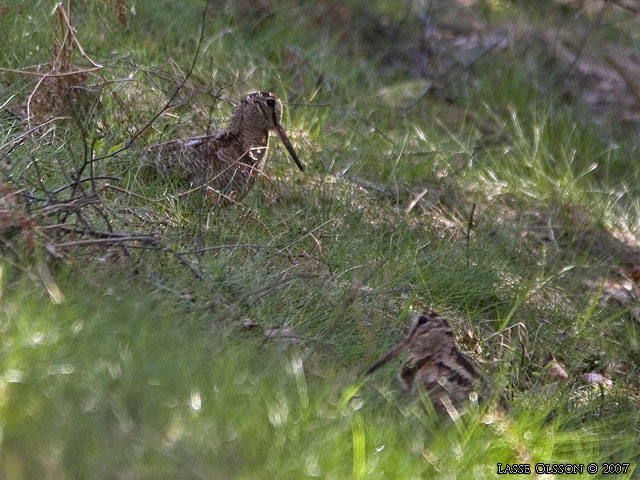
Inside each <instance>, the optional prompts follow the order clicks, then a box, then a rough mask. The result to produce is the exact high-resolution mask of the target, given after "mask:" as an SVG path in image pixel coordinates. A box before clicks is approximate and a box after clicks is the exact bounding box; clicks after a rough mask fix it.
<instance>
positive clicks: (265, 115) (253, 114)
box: [231, 92, 304, 171]
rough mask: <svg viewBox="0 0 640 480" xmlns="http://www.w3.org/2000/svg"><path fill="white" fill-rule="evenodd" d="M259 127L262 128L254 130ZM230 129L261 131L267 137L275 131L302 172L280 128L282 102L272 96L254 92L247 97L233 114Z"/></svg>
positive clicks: (296, 156)
mask: <svg viewBox="0 0 640 480" xmlns="http://www.w3.org/2000/svg"><path fill="white" fill-rule="evenodd" d="M259 126H260V127H262V128H258V129H256V127H259ZM234 127H235V128H234ZM231 129H232V130H238V131H247V132H251V131H259V130H263V131H264V133H266V134H267V135H268V132H269V131H270V130H273V131H275V132H276V134H277V135H278V137H279V138H280V141H282V143H283V144H284V146H285V148H286V149H287V151H288V152H289V155H291V158H292V159H293V161H294V162H296V165H297V166H298V168H299V169H300V171H304V168H303V166H302V163H301V162H300V159H298V155H297V154H296V152H295V150H294V149H293V145H291V142H290V141H289V137H287V134H286V133H285V131H284V128H282V102H281V101H280V99H279V98H278V97H276V96H275V95H274V94H272V93H269V92H254V93H250V94H249V95H247V96H246V97H245V98H244V99H243V100H242V101H241V102H240V105H238V107H237V108H236V110H235V112H234V116H233V118H232V120H231ZM256 143H258V142H256Z"/></svg>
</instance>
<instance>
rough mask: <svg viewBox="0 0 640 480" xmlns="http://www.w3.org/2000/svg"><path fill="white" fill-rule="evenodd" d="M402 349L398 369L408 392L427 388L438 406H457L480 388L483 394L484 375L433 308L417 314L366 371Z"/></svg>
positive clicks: (440, 407) (384, 361)
mask: <svg viewBox="0 0 640 480" xmlns="http://www.w3.org/2000/svg"><path fill="white" fill-rule="evenodd" d="M405 350H408V351H409V355H408V357H407V359H406V360H405V362H404V363H403V365H402V368H401V370H400V375H399V377H400V380H401V381H402V382H403V383H404V385H405V387H406V388H407V390H409V391H410V392H413V393H415V392H416V391H417V390H418V389H419V388H424V389H425V390H426V391H427V392H429V394H430V395H432V401H434V407H436V409H437V410H442V407H445V408H446V409H447V410H450V406H451V405H453V406H456V407H457V406H459V405H460V404H462V403H463V402H465V401H467V400H469V395H470V394H471V393H472V392H474V391H478V390H480V392H478V393H480V394H483V395H484V392H483V391H482V390H483V388H482V385H478V383H479V381H480V382H482V380H483V379H482V378H481V377H480V375H479V374H478V372H477V371H476V369H475V368H474V367H473V365H472V364H471V363H470V362H469V361H468V360H467V359H466V358H465V357H464V355H462V353H460V351H459V350H458V347H457V345H456V341H455V336H454V334H453V330H451V327H450V326H449V322H447V320H446V319H445V318H444V317H442V316H441V315H439V314H437V313H436V312H434V311H431V310H429V311H427V312H424V313H421V314H419V315H416V316H415V317H414V319H413V320H412V322H411V327H410V328H409V333H408V334H407V336H406V337H405V339H404V340H402V341H401V342H400V343H399V344H398V345H396V346H395V347H394V348H393V349H391V350H390V351H389V352H388V353H387V354H386V355H384V356H383V357H382V358H381V359H380V360H379V361H378V362H376V363H375V364H374V365H373V366H372V367H371V368H370V369H369V370H368V371H367V375H368V374H370V373H373V372H374V371H375V370H377V369H378V368H380V367H381V366H383V365H384V364H385V363H387V362H388V361H389V360H391V359H393V358H395V357H396V356H398V355H399V354H400V353H401V352H403V351H405ZM478 387H479V388H478ZM436 400H439V401H438V402H436Z"/></svg>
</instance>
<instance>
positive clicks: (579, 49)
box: [560, 0, 611, 82]
mask: <svg viewBox="0 0 640 480" xmlns="http://www.w3.org/2000/svg"><path fill="white" fill-rule="evenodd" d="M610 3H611V2H610V0H605V1H604V4H603V5H602V8H601V9H600V11H599V12H598V16H597V17H596V20H595V21H594V22H593V24H592V25H591V27H589V30H588V31H587V33H586V34H585V36H584V38H583V39H582V43H581V44H580V48H578V53H576V56H575V58H574V59H573V62H571V65H569V68H567V71H566V72H564V75H563V76H562V78H561V79H560V82H564V81H565V80H566V79H567V76H569V73H570V72H571V70H573V67H575V66H576V63H578V59H579V58H580V55H582V50H583V49H584V46H585V45H586V44H587V40H588V39H589V37H590V36H591V33H592V32H593V31H594V30H595V28H596V27H597V26H598V25H599V24H600V21H601V20H602V17H603V16H604V12H605V10H606V9H607V7H608V6H609V4H610Z"/></svg>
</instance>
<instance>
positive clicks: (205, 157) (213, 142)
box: [145, 92, 304, 203]
mask: <svg viewBox="0 0 640 480" xmlns="http://www.w3.org/2000/svg"><path fill="white" fill-rule="evenodd" d="M271 130H273V131H275V132H276V134H277V135H278V137H280V140H281V141H282V143H283V144H284V146H285V148H286V149H287V151H288V152H289V154H290V155H291V158H293V161H294V162H295V163H296V165H297V166H298V168H299V169H300V170H301V171H302V170H304V169H303V166H302V163H300V160H299V159H298V155H296V152H295V150H294V149H293V146H292V145H291V142H290V141H289V138H288V137H287V134H286V133H285V131H284V128H282V102H281V101H280V99H279V98H278V97H276V96H275V95H273V94H272V93H268V92H254V93H250V94H249V95H247V96H246V97H244V98H243V99H242V100H241V101H240V103H239V104H238V106H237V107H236V108H235V110H234V112H233V115H232V117H231V120H230V122H229V125H228V126H227V127H226V128H224V129H222V130H220V131H218V132H215V133H213V134H211V135H206V136H202V137H193V138H185V139H179V140H172V141H169V142H165V143H160V144H157V145H153V146H151V147H148V148H147V149H146V152H145V153H146V155H147V156H153V157H154V164H155V167H156V169H157V171H158V172H159V173H160V174H161V175H162V176H164V177H168V176H171V175H175V176H177V177H178V178H179V180H180V181H181V182H182V183H184V184H186V185H188V186H189V187H190V191H194V190H200V189H203V190H204V191H205V192H206V194H207V196H209V197H210V198H213V199H214V200H215V203H220V202H225V201H226V202H229V201H231V202H237V201H239V200H241V199H242V198H243V197H244V196H245V195H246V194H247V192H248V191H249V190H250V189H251V187H252V186H253V183H254V182H255V180H256V178H257V177H258V176H260V175H262V174H263V171H264V168H265V164H266V161H267V153H268V149H269V132H270V131H271Z"/></svg>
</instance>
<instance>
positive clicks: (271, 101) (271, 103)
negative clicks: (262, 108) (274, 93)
mask: <svg viewBox="0 0 640 480" xmlns="http://www.w3.org/2000/svg"><path fill="white" fill-rule="evenodd" d="M265 103H266V104H267V106H268V107H271V108H273V107H275V106H276V101H275V100H274V99H273V98H270V99H269V100H267V101H266V102H265Z"/></svg>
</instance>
